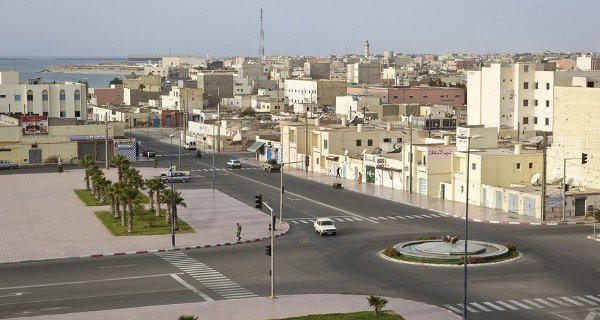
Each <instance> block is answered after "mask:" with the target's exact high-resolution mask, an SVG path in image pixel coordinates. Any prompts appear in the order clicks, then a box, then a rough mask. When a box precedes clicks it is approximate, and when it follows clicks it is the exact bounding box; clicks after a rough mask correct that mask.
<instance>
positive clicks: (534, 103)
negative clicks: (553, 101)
mask: <svg viewBox="0 0 600 320" xmlns="http://www.w3.org/2000/svg"><path fill="white" fill-rule="evenodd" d="M533 105H534V106H536V107H537V106H538V99H535V100H533Z"/></svg>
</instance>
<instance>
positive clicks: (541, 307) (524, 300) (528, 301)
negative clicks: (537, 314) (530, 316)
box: [522, 299, 545, 309]
mask: <svg viewBox="0 0 600 320" xmlns="http://www.w3.org/2000/svg"><path fill="white" fill-rule="evenodd" d="M522 301H523V302H525V303H529V304H530V305H532V306H534V307H536V308H538V309H543V308H545V307H544V306H543V305H541V304H539V303H535V302H533V301H531V300H528V299H523V300H522Z"/></svg>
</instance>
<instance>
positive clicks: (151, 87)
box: [123, 74, 161, 92]
mask: <svg viewBox="0 0 600 320" xmlns="http://www.w3.org/2000/svg"><path fill="white" fill-rule="evenodd" d="M123 85H124V86H125V88H126V89H131V90H140V91H144V92H160V90H161V77H160V76H159V75H143V76H137V75H135V74H131V75H129V76H127V77H125V80H124V81H123Z"/></svg>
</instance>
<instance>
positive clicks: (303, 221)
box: [300, 220, 308, 223]
mask: <svg viewBox="0 0 600 320" xmlns="http://www.w3.org/2000/svg"><path fill="white" fill-rule="evenodd" d="M300 222H302V223H308V221H306V220H300Z"/></svg>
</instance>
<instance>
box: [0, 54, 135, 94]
mask: <svg viewBox="0 0 600 320" xmlns="http://www.w3.org/2000/svg"><path fill="white" fill-rule="evenodd" d="M121 61H123V60H110V59H107V60H87V59H86V60H75V59H73V60H70V59H35V58H34V59H14V60H13V59H5V58H0V71H18V72H19V78H20V80H21V82H25V81H27V79H34V78H42V80H43V81H45V82H50V81H71V82H76V81H81V82H84V81H87V82H88V83H89V86H90V87H95V88H98V87H108V83H109V82H110V80H112V79H114V78H116V77H118V78H121V79H123V76H124V74H122V73H115V74H88V73H50V72H43V71H44V70H48V69H50V67H51V66H55V65H75V64H80V65H81V64H98V63H101V62H109V63H117V62H121Z"/></svg>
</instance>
